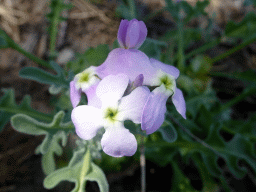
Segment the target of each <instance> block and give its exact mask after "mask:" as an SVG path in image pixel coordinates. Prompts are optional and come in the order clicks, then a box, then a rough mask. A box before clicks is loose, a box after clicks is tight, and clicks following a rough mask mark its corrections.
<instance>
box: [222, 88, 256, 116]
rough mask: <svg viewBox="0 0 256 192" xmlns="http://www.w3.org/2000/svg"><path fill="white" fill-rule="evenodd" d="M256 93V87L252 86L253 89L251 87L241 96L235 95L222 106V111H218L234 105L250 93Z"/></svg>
mask: <svg viewBox="0 0 256 192" xmlns="http://www.w3.org/2000/svg"><path fill="white" fill-rule="evenodd" d="M255 93H256V88H252V89H249V90H248V91H244V92H243V93H241V94H240V95H239V96H237V97H235V98H234V99H232V100H230V101H229V102H227V103H225V104H224V105H222V107H221V108H220V111H218V112H219V113H221V112H222V111H224V110H226V109H228V108H230V107H232V106H233V105H235V104H236V103H238V102H240V101H242V100H243V99H244V98H246V97H248V96H250V95H253V94H255Z"/></svg>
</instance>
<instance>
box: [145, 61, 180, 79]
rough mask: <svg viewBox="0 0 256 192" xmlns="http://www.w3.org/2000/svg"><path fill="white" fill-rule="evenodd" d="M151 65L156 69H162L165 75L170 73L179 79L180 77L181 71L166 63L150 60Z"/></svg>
mask: <svg viewBox="0 0 256 192" xmlns="http://www.w3.org/2000/svg"><path fill="white" fill-rule="evenodd" d="M150 62H151V65H152V66H153V67H155V68H159V69H162V70H163V71H164V72H165V73H168V74H170V75H172V76H174V77H175V79H177V78H178V77H179V75H180V71H179V69H177V68H176V67H174V66H171V65H167V64H165V63H162V62H161V61H158V60H156V59H153V58H150Z"/></svg>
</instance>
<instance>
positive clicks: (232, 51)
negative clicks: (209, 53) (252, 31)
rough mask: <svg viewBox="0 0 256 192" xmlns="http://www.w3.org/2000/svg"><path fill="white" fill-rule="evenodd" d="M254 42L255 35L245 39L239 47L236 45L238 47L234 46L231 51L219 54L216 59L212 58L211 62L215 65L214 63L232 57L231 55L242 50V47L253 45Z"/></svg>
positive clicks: (255, 39)
mask: <svg viewBox="0 0 256 192" xmlns="http://www.w3.org/2000/svg"><path fill="white" fill-rule="evenodd" d="M254 41H256V35H253V36H252V37H251V38H249V39H247V40H246V41H244V42H243V43H241V44H240V45H238V46H236V47H234V48H232V49H230V50H228V51H226V52H225V53H223V54H220V55H218V56H217V57H214V58H213V59H212V62H213V63H216V62H218V61H220V60H222V59H224V58H226V57H228V56H230V55H232V54H233V53H235V52H237V51H239V50H241V49H243V48H244V47H246V46H247V45H249V44H251V43H253V42H254Z"/></svg>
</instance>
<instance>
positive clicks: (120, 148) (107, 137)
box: [101, 125, 137, 157]
mask: <svg viewBox="0 0 256 192" xmlns="http://www.w3.org/2000/svg"><path fill="white" fill-rule="evenodd" d="M101 146H102V149H103V151H104V152H105V153H106V154H108V155H110V156H113V157H123V156H132V155H134V153H135V152H136V151H137V141H136V138H135V136H134V135H133V134H132V133H130V131H129V130H128V129H126V128H125V127H124V126H123V125H121V126H120V127H109V128H107V129H106V132H105V133H104V134H103V136H102V139H101Z"/></svg>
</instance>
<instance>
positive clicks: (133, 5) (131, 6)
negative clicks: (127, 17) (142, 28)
mask: <svg viewBox="0 0 256 192" xmlns="http://www.w3.org/2000/svg"><path fill="white" fill-rule="evenodd" d="M129 7H130V8H131V13H132V18H137V12H136V5H135V2H134V0H129Z"/></svg>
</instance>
